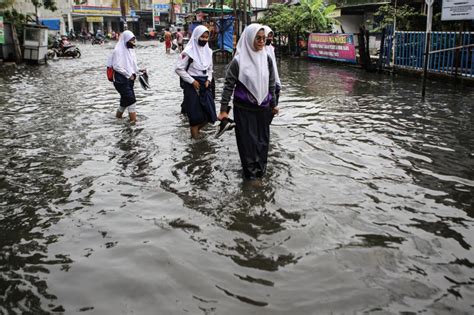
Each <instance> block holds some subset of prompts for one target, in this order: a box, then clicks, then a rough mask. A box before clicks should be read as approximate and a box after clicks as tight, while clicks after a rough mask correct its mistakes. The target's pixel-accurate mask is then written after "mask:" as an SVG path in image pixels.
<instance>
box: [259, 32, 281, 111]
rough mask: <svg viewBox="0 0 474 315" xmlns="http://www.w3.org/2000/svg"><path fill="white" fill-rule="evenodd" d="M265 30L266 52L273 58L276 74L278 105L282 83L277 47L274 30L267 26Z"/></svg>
mask: <svg viewBox="0 0 474 315" xmlns="http://www.w3.org/2000/svg"><path fill="white" fill-rule="evenodd" d="M263 28H264V30H265V37H266V41H265V50H266V52H267V54H268V55H269V56H270V58H272V62H273V71H274V72H275V84H276V86H275V95H276V103H277V105H278V99H279V98H280V91H281V81H280V75H279V74H278V68H277V62H276V57H275V47H273V45H272V42H273V35H275V34H274V33H273V30H272V29H271V28H270V27H269V26H267V25H264V26H263Z"/></svg>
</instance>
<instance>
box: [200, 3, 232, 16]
mask: <svg viewBox="0 0 474 315" xmlns="http://www.w3.org/2000/svg"><path fill="white" fill-rule="evenodd" d="M194 12H204V13H222V12H224V14H229V13H233V12H234V10H233V9H231V8H229V7H228V6H226V5H224V10H222V9H221V8H220V7H216V8H209V7H204V8H197V9H196V10H194Z"/></svg>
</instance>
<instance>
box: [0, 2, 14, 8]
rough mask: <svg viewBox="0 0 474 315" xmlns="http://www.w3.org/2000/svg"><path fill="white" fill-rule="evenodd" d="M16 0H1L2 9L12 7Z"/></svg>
mask: <svg viewBox="0 0 474 315" xmlns="http://www.w3.org/2000/svg"><path fill="white" fill-rule="evenodd" d="M13 3H15V0H0V9H6V8H10V7H11V6H12V5H13Z"/></svg>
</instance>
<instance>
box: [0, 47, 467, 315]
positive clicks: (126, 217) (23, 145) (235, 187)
mask: <svg viewBox="0 0 474 315" xmlns="http://www.w3.org/2000/svg"><path fill="white" fill-rule="evenodd" d="M112 48H113V43H109V44H106V45H105V46H102V47H100V46H90V45H82V46H80V49H81V51H82V57H81V59H79V60H75V59H64V60H59V61H55V62H50V63H49V65H47V66H41V67H31V66H27V67H24V66H23V67H20V68H19V69H14V68H3V69H2V73H1V74H0V108H1V113H2V124H1V125H0V143H1V145H0V205H1V210H0V314H21V313H24V314H47V313H54V312H57V313H65V314H73V313H77V312H83V313H85V314H302V315H306V314H328V313H331V312H332V313H334V314H355V313H364V312H366V313H370V314H399V313H400V312H406V313H404V314H415V313H425V314H472V313H473V312H474V303H473V301H474V271H473V267H474V254H473V250H472V246H473V245H474V233H473V227H474V222H473V217H474V130H473V125H474V107H473V105H474V101H473V97H474V89H473V88H468V87H461V86H457V87H455V86H452V85H450V84H448V83H447V82H446V81H445V82H431V83H429V85H428V90H427V95H428V96H427V99H426V100H425V101H424V102H423V101H421V99H420V97H419V95H420V93H421V80H420V79H418V78H411V77H396V78H393V77H391V76H388V75H379V74H367V73H365V72H362V71H360V70H358V69H352V68H348V67H342V66H340V65H333V64H325V63H317V62H314V61H312V60H306V59H303V58H302V59H283V60H282V61H281V64H280V65H279V67H280V76H281V79H282V82H283V92H282V97H281V99H280V109H281V111H280V115H279V116H278V117H276V118H275V119H274V120H273V124H272V129H271V148H270V156H269V162H268V172H267V175H266V176H265V178H264V180H263V182H262V183H260V184H259V185H256V184H251V183H248V182H245V181H243V179H242V175H241V166H240V160H239V155H238V152H237V145H236V142H235V134H234V131H230V132H226V133H225V134H224V135H223V136H222V137H221V138H219V139H214V136H213V134H214V129H213V128H211V127H209V128H208V129H206V130H205V134H206V135H207V137H205V139H203V140H200V141H192V140H191V139H190V138H189V129H188V124H187V121H186V120H185V119H184V118H183V116H182V115H181V114H180V113H179V112H180V104H181V99H182V90H181V89H180V87H179V80H178V77H177V75H176V74H175V73H174V64H175V60H176V58H177V55H176V54H172V55H165V54H164V46H163V44H162V43H157V42H139V47H138V49H137V56H138V60H139V65H140V66H141V67H144V68H147V69H148V71H149V74H150V84H151V85H152V89H151V90H148V91H144V90H143V89H141V88H140V87H139V86H138V84H137V85H136V88H135V90H136V93H137V99H138V105H137V113H138V123H137V125H135V126H133V125H130V124H129V123H128V121H127V119H124V120H117V119H116V118H115V117H114V116H115V110H116V106H117V104H118V100H119V95H118V93H116V91H115V89H114V88H113V85H112V84H111V83H110V82H109V81H107V78H106V68H105V62H106V59H107V57H108V56H109V54H110V53H111V52H112ZM223 74H224V65H215V77H216V79H217V82H216V85H217V93H218V96H217V103H218V100H219V99H220V94H221V92H222V86H223Z"/></svg>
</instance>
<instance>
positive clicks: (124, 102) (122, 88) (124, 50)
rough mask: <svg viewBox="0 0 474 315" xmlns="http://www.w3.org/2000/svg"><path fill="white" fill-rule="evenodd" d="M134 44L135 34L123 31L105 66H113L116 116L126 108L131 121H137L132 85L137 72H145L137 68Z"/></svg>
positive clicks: (119, 116)
mask: <svg viewBox="0 0 474 315" xmlns="http://www.w3.org/2000/svg"><path fill="white" fill-rule="evenodd" d="M135 46H136V39H135V35H133V33H132V32H130V31H125V32H123V33H122V35H120V38H119V41H118V43H117V44H116V45H115V48H114V51H113V53H112V55H111V56H110V57H109V59H108V61H107V67H109V68H113V73H114V74H113V82H114V87H115V89H116V90H117V91H118V92H119V93H120V105H119V107H118V109H117V113H116V117H117V118H122V115H123V112H124V111H125V109H128V115H129V117H130V122H132V123H135V122H136V121H137V112H136V108H135V107H136V102H137V100H136V98H135V91H134V90H133V86H134V83H135V79H136V78H137V76H138V75H139V72H140V71H142V72H145V70H139V69H138V64H137V56H136V55H135V50H134V48H135Z"/></svg>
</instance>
